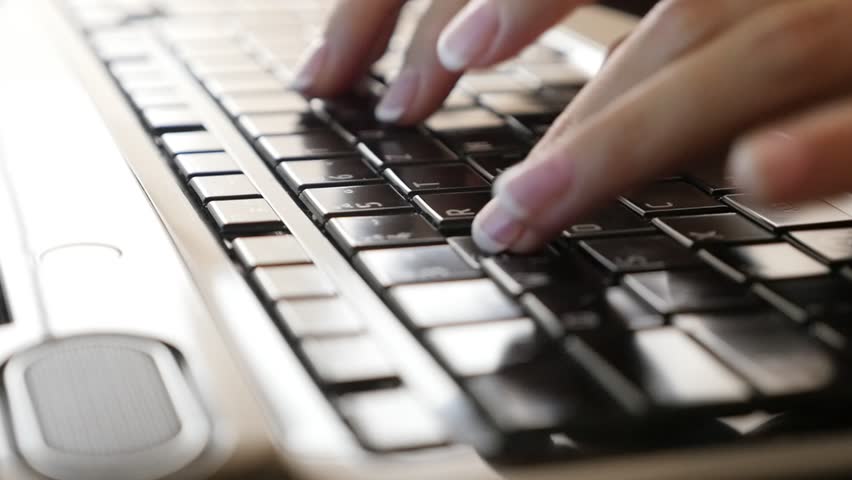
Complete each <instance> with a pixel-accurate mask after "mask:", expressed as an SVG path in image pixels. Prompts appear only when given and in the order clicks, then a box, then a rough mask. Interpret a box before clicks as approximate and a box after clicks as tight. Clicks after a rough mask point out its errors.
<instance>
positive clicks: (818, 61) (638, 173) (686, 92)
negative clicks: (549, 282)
mask: <svg viewBox="0 0 852 480" xmlns="http://www.w3.org/2000/svg"><path fill="white" fill-rule="evenodd" d="M850 15H852V2H848V1H845V0H811V1H808V2H786V3H782V4H779V5H777V6H775V7H771V8H769V9H767V10H766V11H764V12H763V13H762V14H760V15H756V16H754V17H753V18H752V19H750V20H748V21H745V22H743V23H742V24H740V25H739V26H737V27H735V28H734V29H733V30H731V31H730V32H729V33H727V34H725V35H722V36H720V37H719V38H718V39H716V40H714V41H712V42H710V43H709V44H708V45H707V46H706V47H703V48H701V49H699V50H697V51H696V52H695V53H694V54H692V55H689V56H687V57H685V58H683V59H682V60H680V61H677V62H675V63H673V64H672V65H670V66H669V67H667V68H665V69H663V70H661V71H660V72H659V73H658V74H656V75H654V76H653V77H651V78H650V79H649V80H647V81H646V82H644V83H643V84H641V85H639V86H637V87H636V88H635V89H634V90H632V91H631V92H629V93H627V94H625V95H623V96H622V97H621V98H619V99H618V100H616V101H615V102H614V103H612V104H610V105H609V106H608V107H606V108H605V109H604V110H603V111H601V112H600V113H598V114H596V115H593V116H591V117H590V118H589V119H587V121H585V122H584V123H583V124H582V125H579V126H578V127H577V128H576V129H575V130H572V131H571V132H569V133H568V134H566V135H563V136H561V137H551V138H550V140H548V141H545V142H542V143H541V144H539V147H538V148H537V149H536V151H535V152H534V153H533V154H532V156H531V158H530V159H528V160H527V161H526V162H524V163H523V164H522V165H521V166H519V167H516V168H515V169H512V170H510V171H509V172H506V173H505V174H504V175H503V176H501V179H500V180H499V181H498V182H497V185H496V187H495V190H496V201H497V204H498V205H499V206H500V209H499V211H500V212H502V213H503V214H505V215H508V216H511V217H513V218H515V219H516V220H517V221H520V222H522V223H523V224H524V225H525V228H526V229H527V230H529V231H530V232H534V233H535V234H537V235H538V240H539V242H541V243H544V242H546V241H547V240H548V239H549V238H550V237H551V236H553V235H555V234H557V233H558V232H559V231H561V229H562V228H563V226H564V225H566V224H567V223H569V222H571V221H572V220H573V219H577V218H579V217H581V216H583V215H584V214H588V213H589V212H590V211H592V210H593V209H594V207H595V206H597V205H601V204H602V203H604V202H606V201H608V200H610V199H612V198H613V197H615V196H616V195H618V194H620V193H622V192H623V191H625V190H627V189H629V188H631V187H634V186H636V185H638V184H640V183H642V182H645V181H648V180H650V179H653V178H655V177H658V176H660V175H662V174H664V173H668V172H670V171H671V170H673V169H674V168H675V167H676V165H677V162H678V161H679V160H680V161H684V160H687V159H689V158H690V157H691V156H696V155H697V154H699V153H700V152H702V151H707V150H708V149H710V148H712V147H714V146H717V145H722V144H725V143H727V142H728V141H730V140H731V139H733V138H734V137H735V135H736V134H737V132H741V131H745V130H747V129H749V128H750V127H752V126H753V125H755V124H758V123H759V122H761V121H763V120H764V119H765V118H768V117H771V116H776V115H778V114H783V112H785V111H789V110H792V109H796V108H799V107H800V106H801V105H802V104H803V103H808V102H810V101H813V100H815V99H817V98H820V97H824V96H826V95H831V94H833V93H837V92H843V91H845V90H847V89H849V83H850V80H852V65H850V64H849V63H848V62H844V61H834V60H836V59H845V58H849V56H850V55H852V30H850V29H849V28H848V19H849V18H850ZM731 52H737V55H731ZM829 52H830V53H829ZM835 57H836V58H835ZM743 59H747V60H746V61H743ZM802 72H807V75H802ZM494 217H497V218H499V215H492V218H494ZM485 227H487V226H483V228H485ZM486 229H487V228H486ZM510 247H511V246H510Z"/></svg>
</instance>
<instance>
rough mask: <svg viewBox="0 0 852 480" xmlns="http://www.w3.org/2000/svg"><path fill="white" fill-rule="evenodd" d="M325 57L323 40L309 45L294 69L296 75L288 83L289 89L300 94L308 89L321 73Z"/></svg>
mask: <svg viewBox="0 0 852 480" xmlns="http://www.w3.org/2000/svg"><path fill="white" fill-rule="evenodd" d="M327 56H328V44H327V43H326V42H325V40H324V39H319V40H317V41H315V42H314V43H313V44H311V46H310V47H308V49H307V51H306V52H305V55H304V57H303V58H302V60H301V61H300V62H299V67H298V68H296V75H295V76H294V77H293V81H292V82H290V88H292V89H293V90H296V91H300V92H301V91H304V90H307V89H308V88H310V87H311V85H313V84H314V82H315V81H316V79H317V77H318V76H319V74H320V72H321V71H322V67H323V66H324V65H325V60H326V57H327Z"/></svg>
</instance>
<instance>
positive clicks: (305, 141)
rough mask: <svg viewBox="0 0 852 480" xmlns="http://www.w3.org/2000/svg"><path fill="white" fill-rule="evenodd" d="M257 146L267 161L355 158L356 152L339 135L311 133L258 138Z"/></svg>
mask: <svg viewBox="0 0 852 480" xmlns="http://www.w3.org/2000/svg"><path fill="white" fill-rule="evenodd" d="M258 146H259V147H260V151H261V153H263V156H264V157H265V158H266V160H267V161H269V162H271V163H278V162H279V161H287V160H306V159H317V158H319V159H324V158H332V157H351V156H357V154H358V153H357V151H356V150H355V149H354V148H353V147H352V146H351V145H349V144H348V143H346V141H345V140H343V139H342V138H341V137H340V136H339V135H337V134H334V133H331V132H323V131H320V132H312V133H303V134H294V135H274V136H269V137H260V139H259V140H258Z"/></svg>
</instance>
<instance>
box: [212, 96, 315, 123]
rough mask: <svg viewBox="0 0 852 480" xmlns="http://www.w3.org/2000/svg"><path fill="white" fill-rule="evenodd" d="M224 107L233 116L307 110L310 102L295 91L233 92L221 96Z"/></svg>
mask: <svg viewBox="0 0 852 480" xmlns="http://www.w3.org/2000/svg"><path fill="white" fill-rule="evenodd" d="M221 102H222V107H223V108H224V109H225V110H227V112H228V113H230V114H231V116H232V117H239V116H240V115H249V114H260V113H281V112H307V111H308V109H309V107H308V102H307V101H306V100H305V99H304V98H303V97H302V96H301V95H299V94H297V93H293V92H285V91H281V92H268V93H232V94H229V95H224V96H223V97H222V98H221Z"/></svg>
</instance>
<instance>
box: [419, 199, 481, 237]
mask: <svg viewBox="0 0 852 480" xmlns="http://www.w3.org/2000/svg"><path fill="white" fill-rule="evenodd" d="M413 201H414V203H415V205H417V206H418V207H419V208H420V209H421V210H423V212H424V213H426V216H427V217H428V218H429V220H430V221H431V222H432V223H433V224H434V225H436V226H437V227H438V228H440V229H442V230H457V229H466V228H469V227H470V224H471V223H472V222H473V219H474V217H476V214H477V213H479V211H480V210H482V208H483V207H485V205H486V204H487V203H488V202H489V201H491V192H463V193H429V194H426V195H418V196H416V197H414V199H413Z"/></svg>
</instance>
